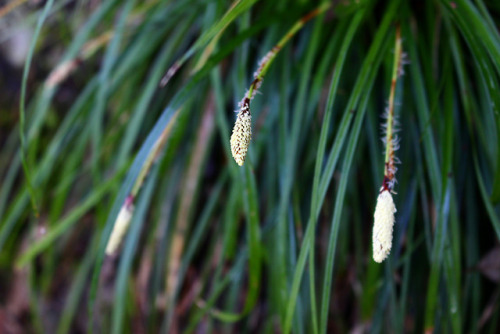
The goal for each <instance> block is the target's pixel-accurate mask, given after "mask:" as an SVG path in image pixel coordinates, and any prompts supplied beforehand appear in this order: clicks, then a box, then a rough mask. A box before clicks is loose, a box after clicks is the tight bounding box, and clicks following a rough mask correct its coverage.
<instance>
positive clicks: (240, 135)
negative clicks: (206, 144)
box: [231, 101, 252, 166]
mask: <svg viewBox="0 0 500 334" xmlns="http://www.w3.org/2000/svg"><path fill="white" fill-rule="evenodd" d="M248 102H249V101H248ZM251 138H252V116H251V115H250V108H249V104H248V103H247V101H244V102H243V104H242V107H241V109H240V111H239V112H238V116H237V117H236V122H235V123H234V128H233V134H232V135H231V153H232V154H233V158H234V161H236V163H237V164H238V165H240V166H243V163H244V162H245V158H246V155H247V151H248V145H250V139H251Z"/></svg>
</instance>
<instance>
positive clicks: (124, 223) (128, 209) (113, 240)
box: [106, 203, 134, 255]
mask: <svg viewBox="0 0 500 334" xmlns="http://www.w3.org/2000/svg"><path fill="white" fill-rule="evenodd" d="M133 212H134V206H133V205H131V204H127V203H126V204H123V206H122V208H121V209H120V212H119V213H118V216H117V217H116V220H115V224H114V225H113V231H112V232H111V236H110V237H109V240H108V244H107V245H106V254H107V255H112V254H114V253H115V251H116V250H117V249H118V246H120V243H121V242H122V240H123V237H124V236H125V233H126V232H127V229H128V227H129V225H130V221H131V220H132V214H133Z"/></svg>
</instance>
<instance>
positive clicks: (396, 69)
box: [372, 25, 403, 263]
mask: <svg viewBox="0 0 500 334" xmlns="http://www.w3.org/2000/svg"><path fill="white" fill-rule="evenodd" d="M401 44H402V41H401V31H400V27H399V25H398V26H397V27H396V45H395V50H394V66H393V70H392V80H391V91H390V95H389V105H388V107H387V110H386V114H385V118H386V121H385V124H384V125H383V128H384V129H385V136H384V138H383V141H384V143H385V159H384V166H385V167H384V180H383V182H382V187H381V188H380V192H379V195H378V198H377V205H376V207H375V214H374V224H373V234H372V238H373V260H374V261H375V262H379V263H380V262H382V261H384V260H385V259H386V258H387V256H388V255H389V253H390V252H391V248H392V233H393V227H394V222H395V218H394V213H395V212H396V206H395V204H394V201H393V199H392V195H391V193H392V192H393V188H394V183H395V182H396V178H395V174H396V170H397V168H396V166H395V164H396V163H398V162H399V160H398V159H397V158H396V156H395V153H394V152H395V151H396V150H397V149H398V147H399V145H398V141H399V140H398V138H397V137H396V136H395V135H394V132H395V128H394V123H395V119H394V96H395V92H396V84H397V79H398V77H399V76H400V75H402V73H403V71H402V58H403V52H402V46H401Z"/></svg>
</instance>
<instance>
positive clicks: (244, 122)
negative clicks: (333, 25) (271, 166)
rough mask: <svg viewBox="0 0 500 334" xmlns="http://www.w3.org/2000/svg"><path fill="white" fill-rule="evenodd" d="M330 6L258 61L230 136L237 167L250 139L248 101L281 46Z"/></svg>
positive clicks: (316, 12) (320, 9) (299, 25)
mask: <svg viewBox="0 0 500 334" xmlns="http://www.w3.org/2000/svg"><path fill="white" fill-rule="evenodd" d="M330 6H331V4H330V2H325V3H323V4H321V5H320V6H319V7H318V8H316V9H315V10H313V11H312V12H310V13H309V14H307V15H305V16H303V17H302V18H301V19H300V20H299V21H297V22H296V23H295V24H294V25H293V27H292V28H291V29H290V30H289V31H288V32H287V33H286V34H285V36H283V38H281V40H280V41H279V42H278V44H276V45H275V46H274V47H273V48H272V49H271V51H269V52H268V53H266V55H265V56H264V57H262V59H261V60H260V61H259V67H258V68H257V70H256V71H255V73H254V75H253V77H254V80H253V81H252V84H251V85H250V88H249V89H248V91H247V92H246V94H245V97H244V98H243V100H241V102H240V103H239V109H238V110H237V112H238V115H237V116H236V122H235V123H234V127H233V133H232V135H231V141H230V142H231V153H232V155H233V158H234V161H236V163H237V164H238V165H239V166H243V163H244V162H245V158H246V154H247V152H248V146H249V145H250V139H251V137H252V114H251V112H250V101H252V99H253V98H254V97H255V94H256V93H257V91H258V89H259V88H260V86H261V85H262V80H264V76H265V75H266V73H267V71H268V69H269V67H270V66H271V64H272V62H273V60H274V59H275V58H276V55H277V54H278V52H280V50H281V49H282V48H283V46H285V44H286V43H287V42H288V41H289V40H290V39H291V38H292V37H293V36H294V35H295V34H296V33H297V31H299V30H300V29H301V28H302V27H303V26H304V25H305V24H306V22H307V21H309V20H310V19H312V18H314V17H316V16H317V15H319V14H321V13H323V12H324V11H326V10H327V9H328V8H330Z"/></svg>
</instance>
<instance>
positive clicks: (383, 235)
mask: <svg viewBox="0 0 500 334" xmlns="http://www.w3.org/2000/svg"><path fill="white" fill-rule="evenodd" d="M395 212H396V206H395V205H394V201H393V200H392V196H391V193H390V192H389V190H387V189H385V190H383V191H382V192H381V193H380V194H379V195H378V198H377V206H376V208H375V214H374V218H375V223H374V225H373V260H375V262H379V263H380V262H382V261H384V260H385V258H386V257H387V256H388V255H389V253H390V252H391V247H392V229H393V226H394V213H395Z"/></svg>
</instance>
